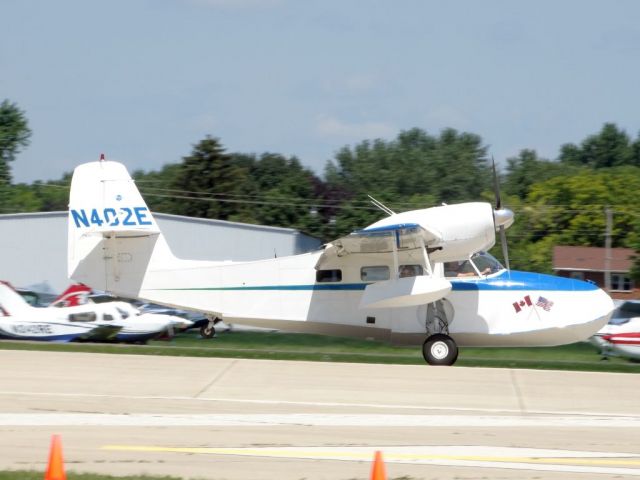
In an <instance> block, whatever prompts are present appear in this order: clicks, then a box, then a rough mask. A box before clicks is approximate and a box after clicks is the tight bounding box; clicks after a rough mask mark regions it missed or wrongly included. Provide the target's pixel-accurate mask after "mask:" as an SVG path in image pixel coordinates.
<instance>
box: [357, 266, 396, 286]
mask: <svg viewBox="0 0 640 480" xmlns="http://www.w3.org/2000/svg"><path fill="white" fill-rule="evenodd" d="M360 279H361V280H364V281H365V282H380V281H383V280H389V267H387V266H386V265H379V266H371V267H362V268H361V269H360Z"/></svg>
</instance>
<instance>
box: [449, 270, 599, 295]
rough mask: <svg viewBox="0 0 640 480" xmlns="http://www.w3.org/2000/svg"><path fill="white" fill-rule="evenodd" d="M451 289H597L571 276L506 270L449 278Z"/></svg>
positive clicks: (583, 290) (569, 290)
mask: <svg viewBox="0 0 640 480" xmlns="http://www.w3.org/2000/svg"><path fill="white" fill-rule="evenodd" d="M451 285H452V290H454V291H468V290H541V291H542V290H554V291H555V290H557V291H562V292H586V291H593V290H598V288H599V287H598V286H597V285H595V284H593V283H589V282H583V281H582V280H576V279H573V278H565V277H556V276H554V275H545V274H542V273H531V272H519V271H517V270H511V271H510V272H507V271H506V270H505V271H503V272H502V273H500V274H499V275H496V276H495V277H489V278H482V279H478V278H475V279H468V280H458V279H456V280H451Z"/></svg>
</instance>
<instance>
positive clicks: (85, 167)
mask: <svg viewBox="0 0 640 480" xmlns="http://www.w3.org/2000/svg"><path fill="white" fill-rule="evenodd" d="M158 257H162V258H163V259H164V260H167V259H171V258H173V255H172V254H171V252H170V251H169V248H168V247H167V244H166V242H165V241H164V238H163V237H162V235H161V233H160V229H159V228H158V225H157V224H156V222H155V220H154V218H153V215H151V212H150V211H149V208H148V207H147V205H146V204H145V202H144V200H143V199H142V196H141V195H140V192H139V191H138V189H137V188H136V186H135V183H134V181H133V179H132V178H131V176H130V175H129V173H128V172H127V169H126V168H125V166H124V165H122V164H120V163H117V162H111V161H104V160H101V161H99V162H91V163H85V164H82V165H79V166H78V167H76V169H75V171H74V172H73V178H72V180H71V192H70V195H69V219H68V255H67V266H68V274H69V277H70V278H72V279H74V280H76V281H77V282H81V283H84V284H86V285H89V286H91V287H92V288H94V289H97V290H104V291H108V292H113V293H116V294H118V295H123V296H130V297H136V296H138V292H139V291H140V289H141V286H142V284H143V282H144V279H145V276H146V273H147V271H148V269H149V267H150V265H151V263H152V261H153V260H154V259H155V260H158Z"/></svg>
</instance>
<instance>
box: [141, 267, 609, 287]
mask: <svg viewBox="0 0 640 480" xmlns="http://www.w3.org/2000/svg"><path fill="white" fill-rule="evenodd" d="M367 285H370V284H369V283H320V284H318V283H315V284H307V285H247V286H245V285H243V286H237V287H192V288H188V287H187V288H158V289H153V290H180V291H206V290H209V291H292V290H294V291H303V290H307V291H308V290H312V291H319V290H320V291H336V290H340V291H345V290H346V291H349V290H350V291H357V290H364V289H365V288H366V287H367ZM451 285H452V290H453V291H474V290H475V291H477V290H493V291H500V290H502V291H504V290H510V291H512V290H539V291H551V290H553V291H564V292H580V291H593V290H598V286H597V285H594V284H592V283H588V282H583V281H582V280H575V279H573V278H564V277H556V276H553V275H544V274H542V273H530V272H519V271H516V270H511V271H510V272H507V271H506V270H505V271H503V272H502V273H500V274H499V275H496V276H495V277H489V278H469V279H464V280H462V279H452V280H451Z"/></svg>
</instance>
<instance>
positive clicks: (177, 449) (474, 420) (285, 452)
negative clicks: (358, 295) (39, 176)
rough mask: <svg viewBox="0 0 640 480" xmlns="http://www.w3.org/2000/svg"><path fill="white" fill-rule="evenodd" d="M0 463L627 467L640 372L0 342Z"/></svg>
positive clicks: (575, 472)
mask: <svg viewBox="0 0 640 480" xmlns="http://www.w3.org/2000/svg"><path fill="white" fill-rule="evenodd" d="M0 362H1V364H2V370H1V372H0V432H1V433H0V469H39V470H44V468H45V465H46V460H47V453H48V447H49V441H50V437H51V434H53V433H59V434H61V435H62V441H63V448H64V457H65V465H66V468H67V471H77V472H103V473H108V474H112V475H125V474H143V473H147V474H158V475H174V476H179V477H182V478H185V479H186V478H201V479H219V480H222V479H228V480H240V479H242V480H246V479H256V480H261V479H265V480H266V479H276V478H277V479H284V480H298V479H308V480H320V479H336V480H341V479H344V480H346V479H366V478H368V477H369V470H370V467H371V460H372V459H373V455H374V452H375V451H376V450H381V451H382V453H383V456H384V459H385V463H386V469H387V474H388V477H389V478H390V479H392V478H399V477H409V478H412V479H436V478H437V479H451V480H453V479H456V480H465V479H484V478H486V479H501V480H502V479H504V480H509V479H531V480H533V479H606V478H634V477H638V478H640V402H639V401H638V392H640V376H638V375H632V374H614V373H583V372H548V371H535V370H509V369H481V368H461V367H452V368H447V367H429V366H426V365H425V366H401V365H365V364H337V363H313V362H287V361H268V360H240V359H219V358H180V357H153V356H136V355H106V354H104V355H103V354H88V353H59V352H28V351H9V350H5V351H0Z"/></svg>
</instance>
